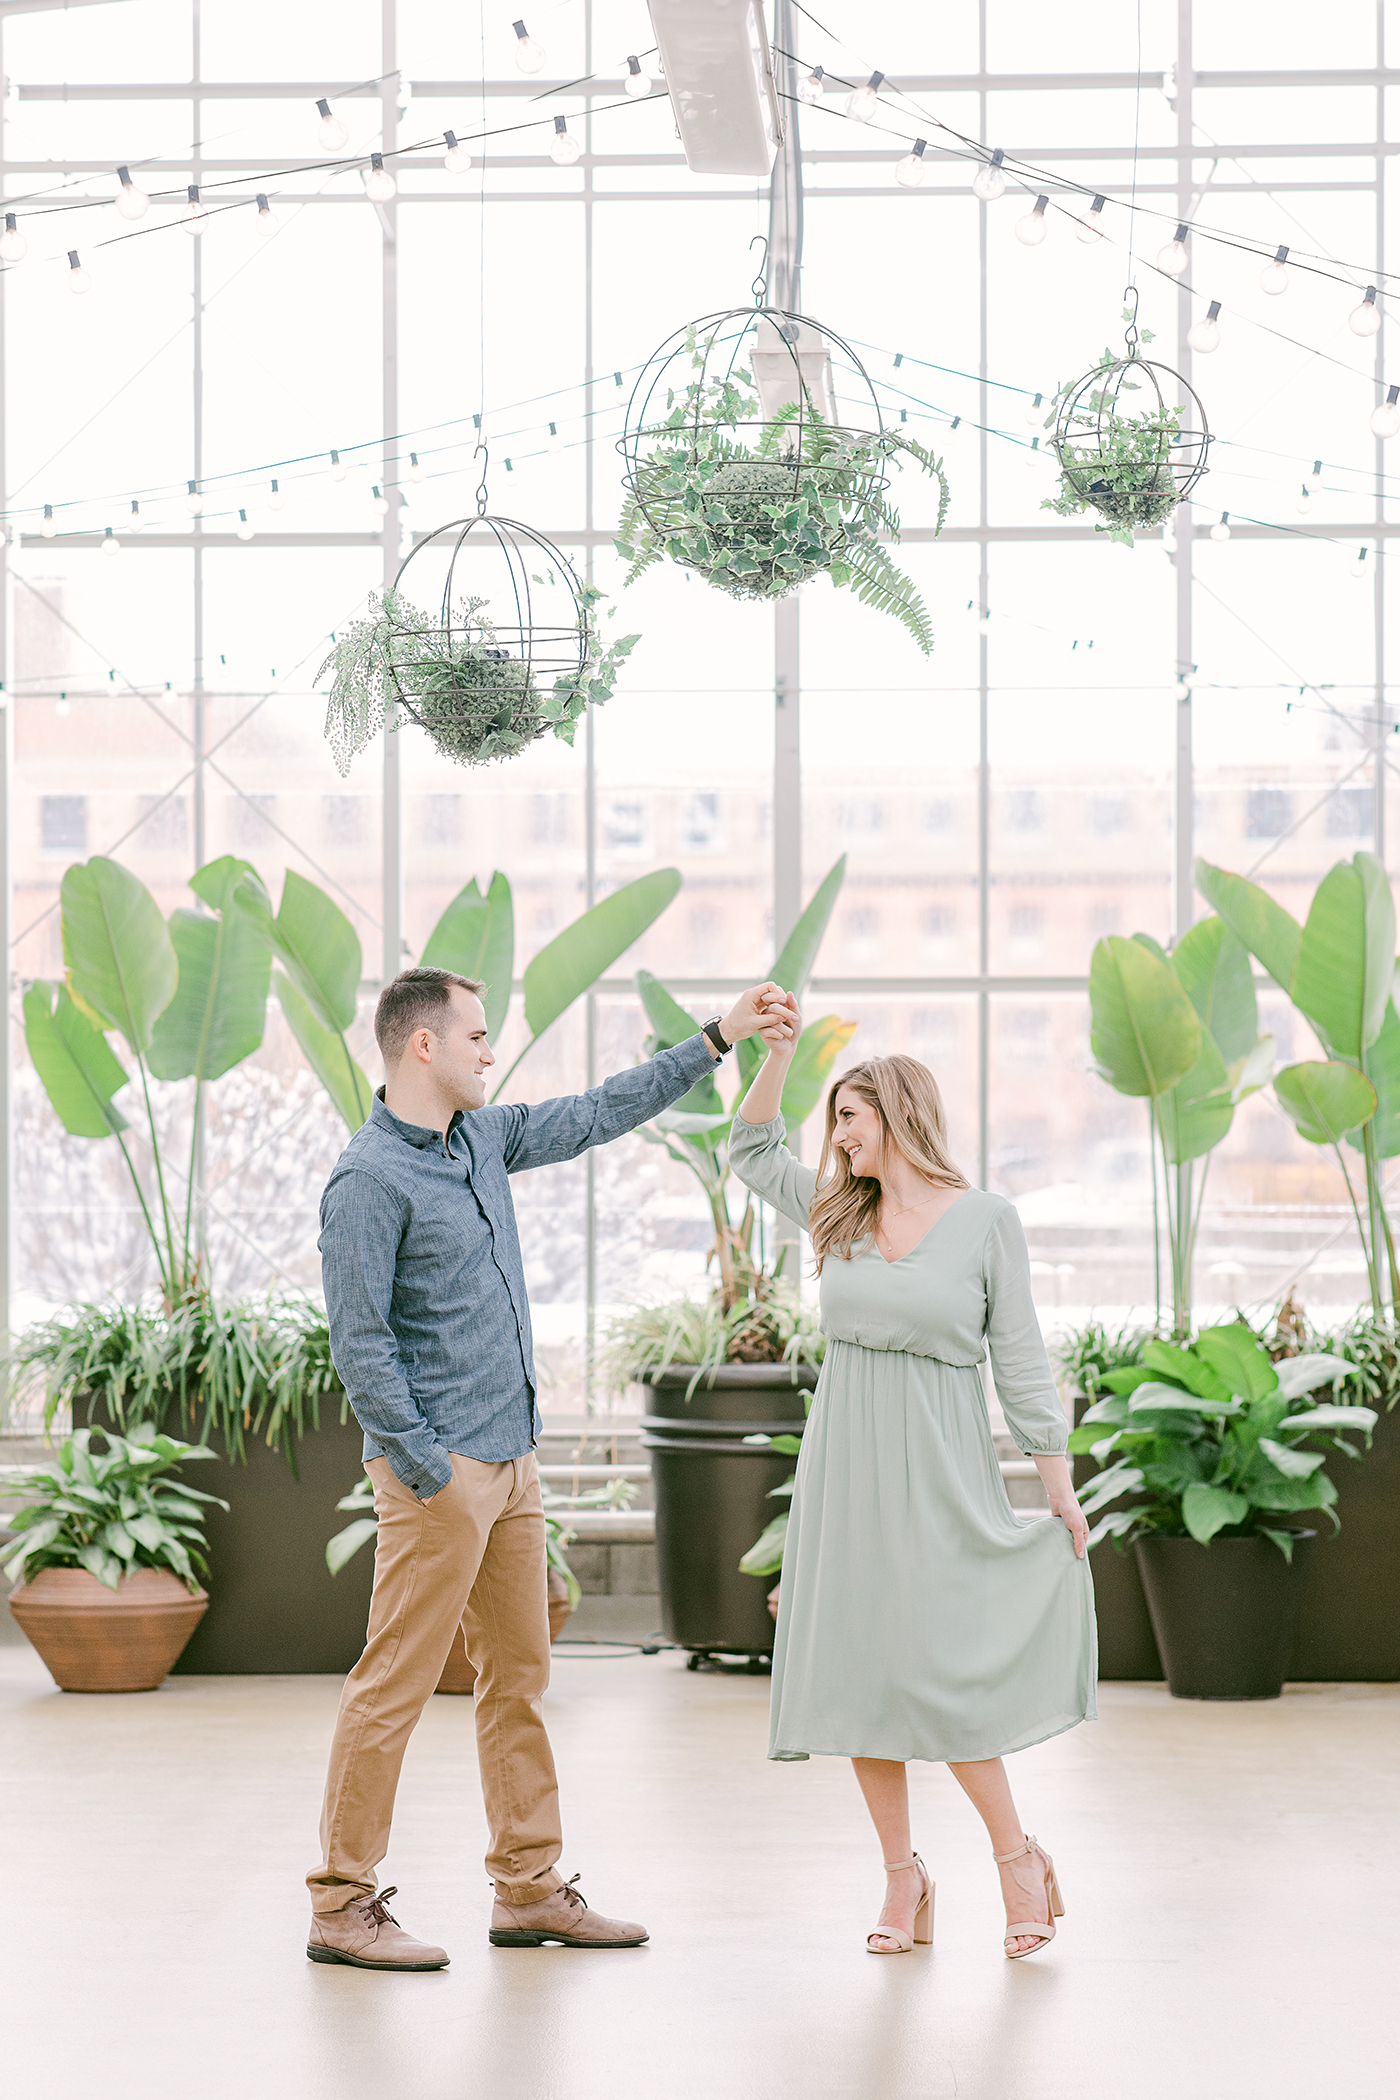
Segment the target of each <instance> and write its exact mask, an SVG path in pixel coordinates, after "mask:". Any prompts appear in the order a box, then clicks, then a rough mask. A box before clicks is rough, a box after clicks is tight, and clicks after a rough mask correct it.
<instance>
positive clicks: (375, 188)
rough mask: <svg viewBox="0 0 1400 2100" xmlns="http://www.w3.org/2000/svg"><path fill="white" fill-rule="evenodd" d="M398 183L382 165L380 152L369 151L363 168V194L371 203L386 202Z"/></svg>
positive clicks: (382, 159)
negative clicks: (367, 162)
mask: <svg viewBox="0 0 1400 2100" xmlns="http://www.w3.org/2000/svg"><path fill="white" fill-rule="evenodd" d="M397 188H398V184H397V183H396V182H395V180H394V178H393V176H392V175H391V174H390V173H389V170H388V169H387V168H386V167H385V165H384V155H383V154H382V153H371V155H370V157H369V166H368V168H367V169H366V170H365V195H366V196H367V197H368V198H369V201H370V203H371V204H387V203H388V202H389V199H390V198H391V197H392V196H393V194H394V192H395V190H396V189H397Z"/></svg>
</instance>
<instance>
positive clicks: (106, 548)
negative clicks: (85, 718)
mask: <svg viewBox="0 0 1400 2100" xmlns="http://www.w3.org/2000/svg"><path fill="white" fill-rule="evenodd" d="M121 551H122V543H121V541H120V540H119V539H118V538H117V535H116V534H115V533H114V532H113V530H112V528H111V526H110V525H108V526H106V527H105V528H104V529H103V533H102V552H103V553H104V554H105V555H106V556H107V559H108V560H109V561H110V560H111V559H112V557H113V556H114V555H117V554H120V553H121Z"/></svg>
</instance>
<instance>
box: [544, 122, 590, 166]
mask: <svg viewBox="0 0 1400 2100" xmlns="http://www.w3.org/2000/svg"><path fill="white" fill-rule="evenodd" d="M582 151H583V147H582V146H581V144H580V143H579V141H578V140H577V139H576V138H575V137H574V135H573V133H572V132H571V131H570V129H569V123H568V119H567V117H556V118H555V119H554V136H553V138H552V139H551V140H550V142H549V157H550V159H551V160H552V161H553V162H554V163H555V165H556V166H557V167H561V168H571V167H572V166H573V164H574V162H575V161H576V160H577V159H578V157H579V155H580V153H582Z"/></svg>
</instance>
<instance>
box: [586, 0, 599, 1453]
mask: <svg viewBox="0 0 1400 2100" xmlns="http://www.w3.org/2000/svg"><path fill="white" fill-rule="evenodd" d="M583 70H584V72H585V73H591V72H592V70H593V0H587V4H586V6H585V9H584V18H583ZM583 127H584V159H583V406H584V426H583V521H584V529H585V531H586V532H588V533H589V534H590V535H591V534H592V532H593V529H594V526H593V496H594V489H593V477H594V471H595V464H596V462H595V452H594V436H593V105H592V103H591V102H590V103H589V104H588V106H587V108H586V109H585V111H584V118H583ZM593 550H594V542H593V539H592V538H591V537H590V538H589V539H588V541H587V543H586V546H585V552H584V571H583V573H584V576H585V578H586V579H587V581H588V582H589V583H592V581H593ZM583 889H584V902H585V905H586V907H587V909H588V910H590V911H591V910H592V908H593V906H594V905H595V904H596V903H597V901H598V753H597V743H596V740H595V736H594V720H593V709H592V708H591V707H590V708H589V709H588V711H587V713H586V714H585V716H584V729H583ZM583 1054H584V1084H585V1086H590V1087H591V1086H596V1084H597V1080H598V996H597V992H596V990H590V991H589V993H588V996H587V998H586V1000H585V1002H584V1049H583ZM583 1160H584V1165H583V1174H584V1187H583V1205H584V1209H583V1411H584V1414H585V1415H586V1416H587V1415H591V1414H592V1413H593V1406H594V1398H593V1381H594V1366H595V1364H596V1361H597V1353H598V1175H597V1153H596V1152H595V1151H594V1149H593V1147H592V1146H590V1147H589V1149H588V1151H587V1152H585V1154H584V1156H583Z"/></svg>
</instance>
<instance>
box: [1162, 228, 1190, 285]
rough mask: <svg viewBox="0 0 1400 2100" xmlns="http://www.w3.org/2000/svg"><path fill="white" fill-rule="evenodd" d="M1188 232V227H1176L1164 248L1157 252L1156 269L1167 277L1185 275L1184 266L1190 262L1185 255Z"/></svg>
mask: <svg viewBox="0 0 1400 2100" xmlns="http://www.w3.org/2000/svg"><path fill="white" fill-rule="evenodd" d="M1190 230H1191V229H1190V227H1189V226H1186V225H1181V226H1178V227H1177V229H1176V232H1175V233H1174V234H1173V235H1172V237H1171V240H1170V241H1169V242H1168V243H1167V245H1166V247H1165V248H1159V249H1158V250H1157V268H1158V269H1159V270H1161V271H1164V272H1165V274H1166V275H1167V276H1168V277H1181V276H1184V275H1185V272H1186V265H1187V262H1188V261H1189V260H1190V258H1189V257H1188V255H1187V253H1186V236H1187V234H1188V233H1189V232H1190Z"/></svg>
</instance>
